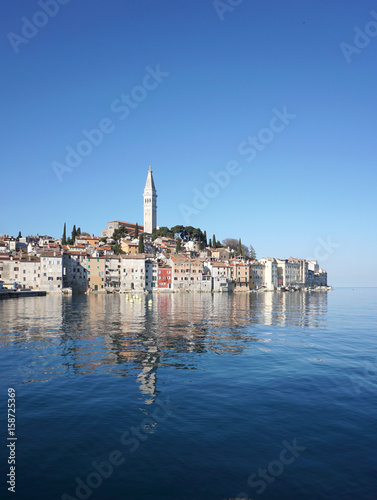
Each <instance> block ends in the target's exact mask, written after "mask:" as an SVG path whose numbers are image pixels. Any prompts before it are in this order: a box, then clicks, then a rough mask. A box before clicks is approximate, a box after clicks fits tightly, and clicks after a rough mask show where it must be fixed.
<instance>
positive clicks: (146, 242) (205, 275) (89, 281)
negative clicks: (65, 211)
mask: <svg viewBox="0 0 377 500" xmlns="http://www.w3.org/2000/svg"><path fill="white" fill-rule="evenodd" d="M143 198H144V225H140V226H139V225H138V224H137V223H135V224H134V223H129V222H125V221H121V220H113V221H110V222H108V224H107V226H106V228H104V229H103V230H102V232H101V236H94V235H93V236H90V235H88V234H87V233H81V230H79V229H78V230H76V228H75V227H74V229H73V231H72V235H71V237H70V238H67V237H66V228H65V225H64V232H63V235H62V237H61V238H60V239H57V238H53V237H51V236H39V235H37V236H24V237H22V235H21V234H19V235H18V237H13V236H9V235H3V236H0V289H1V288H9V287H18V288H20V289H31V290H41V291H46V292H60V293H62V292H69V293H70V292H73V293H85V292H87V293H88V292H89V293H90V292H92V293H101V292H102V293H108V292H120V293H122V292H132V291H138V292H175V291H195V292H231V291H234V292H248V291H252V290H256V291H270V290H283V291H284V290H300V289H309V290H320V289H327V288H328V287H327V273H326V271H325V270H323V269H321V268H320V267H319V263H318V262H317V261H316V260H309V261H307V260H305V259H298V258H293V257H290V258H285V259H281V258H274V257H265V258H261V259H259V260H257V259H256V258H255V255H254V254H253V252H251V253H250V252H248V251H247V248H246V247H245V246H244V245H242V244H241V240H239V242H238V245H234V244H233V245H231V246H230V245H226V243H227V242H229V240H224V241H223V243H225V244H223V245H221V244H220V243H219V242H217V241H216V239H215V237H213V238H212V240H209V242H207V237H206V234H205V232H204V233H202V232H201V230H200V229H198V228H192V227H191V226H190V227H189V228H184V227H183V226H175V227H174V228H172V229H173V231H171V230H169V229H168V228H159V227H158V226H157V191H156V187H155V183H154V179H153V174H152V170H151V168H149V171H148V175H147V181H146V184H145V189H144V193H143ZM233 241H234V240H233Z"/></svg>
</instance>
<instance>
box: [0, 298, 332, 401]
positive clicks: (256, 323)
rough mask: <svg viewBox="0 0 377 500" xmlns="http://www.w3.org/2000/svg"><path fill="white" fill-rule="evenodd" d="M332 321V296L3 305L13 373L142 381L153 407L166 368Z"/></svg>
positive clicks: (2, 328)
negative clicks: (270, 330)
mask: <svg viewBox="0 0 377 500" xmlns="http://www.w3.org/2000/svg"><path fill="white" fill-rule="evenodd" d="M326 314H327V293H326V292H323V293H321V292H286V293H282V292H264V293H238V294H237V293H234V294H231V295H228V294H200V293H198V294H187V293H185V294H160V295H153V296H151V295H149V296H140V299H137V300H135V301H134V302H130V301H129V300H127V298H126V296H125V295H90V296H86V295H74V296H65V297H61V296H55V295H48V296H47V297H35V298H29V299H23V300H21V299H19V300H8V301H2V303H1V305H0V348H2V349H4V348H7V350H8V352H9V351H10V353H11V354H12V352H14V355H15V357H14V360H13V362H12V355H10V356H8V363H9V370H11V371H13V372H15V371H16V372H17V374H18V375H19V376H21V377H22V380H23V381H24V382H31V381H46V380H49V379H51V378H53V377H56V376H59V375H62V374H65V375H67V372H68V374H69V373H72V374H87V373H93V372H96V371H104V372H107V373H113V374H114V373H115V374H118V375H120V376H126V377H130V376H131V377H135V378H136V381H137V384H138V386H139V389H140V391H141V393H142V395H143V398H144V399H145V402H146V403H152V402H153V401H154V400H155V398H156V397H157V396H158V390H157V371H158V368H159V367H175V368H177V369H179V368H185V369H195V367H196V363H198V362H199V356H198V357H195V356H193V355H192V354H193V353H206V352H207V353H211V352H212V353H216V354H220V355H221V354H228V355H232V354H233V355H237V354H240V353H243V352H244V351H245V350H246V349H247V348H249V347H250V346H255V345H257V344H256V343H257V342H263V340H262V339H261V328H262V329H263V326H264V325H265V326H273V327H276V328H280V327H284V328H285V330H287V327H288V328H292V329H294V328H309V329H310V328H318V327H325V323H326ZM285 333H286V332H285ZM258 345H259V344H258ZM10 346H12V349H10ZM20 350H22V359H23V363H22V365H20V364H19V359H18V358H17V354H19V352H20ZM16 351H17V352H16ZM190 353H191V355H190ZM17 360H18V362H17ZM16 363H17V365H18V366H15V364H16Z"/></svg>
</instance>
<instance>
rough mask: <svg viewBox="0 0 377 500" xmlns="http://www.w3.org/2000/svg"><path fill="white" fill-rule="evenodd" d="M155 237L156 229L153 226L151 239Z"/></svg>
mask: <svg viewBox="0 0 377 500" xmlns="http://www.w3.org/2000/svg"><path fill="white" fill-rule="evenodd" d="M156 238H157V229H156V228H155V227H154V228H153V229H152V241H154V240H155V239H156Z"/></svg>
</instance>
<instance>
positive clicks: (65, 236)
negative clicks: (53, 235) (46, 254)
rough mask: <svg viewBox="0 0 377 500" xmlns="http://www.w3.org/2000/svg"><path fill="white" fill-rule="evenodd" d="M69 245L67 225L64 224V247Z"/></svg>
mask: <svg viewBox="0 0 377 500" xmlns="http://www.w3.org/2000/svg"><path fill="white" fill-rule="evenodd" d="M66 244H67V225H66V223H65V222H64V229H63V236H62V245H66Z"/></svg>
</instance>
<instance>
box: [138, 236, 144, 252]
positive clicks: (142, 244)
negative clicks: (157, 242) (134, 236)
mask: <svg viewBox="0 0 377 500" xmlns="http://www.w3.org/2000/svg"><path fill="white" fill-rule="evenodd" d="M137 251H138V252H139V253H144V251H145V249H144V239H143V235H142V234H141V235H140V236H139V247H138V250H137Z"/></svg>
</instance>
